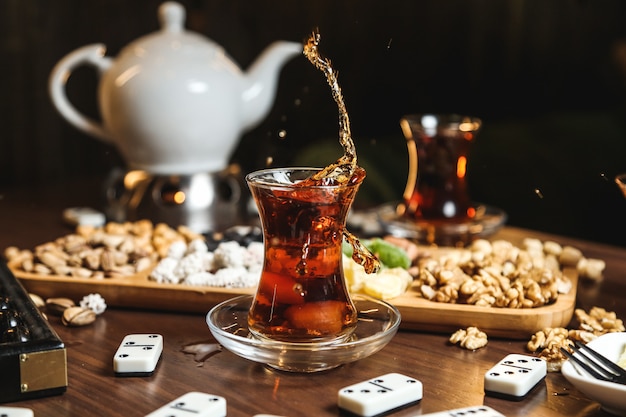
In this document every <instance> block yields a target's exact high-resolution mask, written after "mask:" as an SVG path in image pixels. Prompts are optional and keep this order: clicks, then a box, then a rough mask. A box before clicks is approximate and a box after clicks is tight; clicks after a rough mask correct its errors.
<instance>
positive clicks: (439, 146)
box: [400, 114, 482, 221]
mask: <svg viewBox="0 0 626 417" xmlns="http://www.w3.org/2000/svg"><path fill="white" fill-rule="evenodd" d="M481 124H482V122H481V120H480V119H477V118H475V117H469V116H459V115H437V114H416V115H408V116H404V117H403V118H402V119H401V121H400V126H401V128H402V133H403V134H404V136H405V138H406V140H407V147H408V153H409V175H408V179H407V184H406V188H405V191H404V195H403V205H402V206H401V207H400V210H401V211H402V213H401V214H402V215H403V216H405V217H409V218H411V219H414V220H422V219H427V220H433V221H441V220H447V219H451V220H455V219H467V218H472V217H474V215H475V213H474V212H473V208H472V204H471V200H470V196H469V192H468V189H467V179H466V174H467V165H468V159H469V154H470V149H471V146H472V144H473V142H474V140H475V139H476V135H477V134H478V132H479V130H480V127H481Z"/></svg>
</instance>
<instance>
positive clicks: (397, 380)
mask: <svg viewBox="0 0 626 417" xmlns="http://www.w3.org/2000/svg"><path fill="white" fill-rule="evenodd" d="M422 394H423V388H422V383H421V382H420V381H418V380H417V379H415V378H411V377H410V376H406V375H402V374H397V373H391V374H386V375H382V376H379V377H377V378H373V379H370V380H369V381H363V382H359V383H358V384H354V385H350V386H347V387H345V388H342V389H340V390H339V394H338V397H339V398H338V401H337V404H338V406H339V408H342V409H344V410H346V411H349V412H351V413H354V414H357V415H359V416H362V417H371V416H375V415H378V414H382V413H386V412H388V411H391V410H395V409H396V408H400V407H403V406H406V405H409V404H411V403H414V402H417V401H420V400H421V399H422Z"/></svg>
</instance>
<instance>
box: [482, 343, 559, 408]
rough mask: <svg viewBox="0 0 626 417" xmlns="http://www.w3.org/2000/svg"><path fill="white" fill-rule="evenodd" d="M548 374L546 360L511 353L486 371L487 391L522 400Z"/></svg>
mask: <svg viewBox="0 0 626 417" xmlns="http://www.w3.org/2000/svg"><path fill="white" fill-rule="evenodd" d="M546 374H547V364H546V361H545V360H543V359H541V358H537V357H534V356H528V355H520V354H511V355H508V356H506V357H505V358H504V359H502V360H501V361H500V362H498V363H497V364H496V365H495V366H494V367H493V368H491V369H490V370H488V371H487V372H486V373H485V393H486V394H488V395H492V396H497V397H504V398H508V399H513V400H520V399H522V398H523V397H524V396H525V395H526V394H528V393H529V392H530V390H531V389H533V387H535V385H537V384H538V383H539V382H540V381H541V380H542V379H543V378H545V376H546Z"/></svg>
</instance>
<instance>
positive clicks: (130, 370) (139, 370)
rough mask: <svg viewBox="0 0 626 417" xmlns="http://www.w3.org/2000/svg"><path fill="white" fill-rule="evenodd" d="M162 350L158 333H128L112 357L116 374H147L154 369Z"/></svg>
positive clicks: (161, 340) (160, 337) (161, 339)
mask: <svg viewBox="0 0 626 417" xmlns="http://www.w3.org/2000/svg"><path fill="white" fill-rule="evenodd" d="M162 352H163V336H161V335H160V334H129V335H127V336H125V337H124V339H123V340H122V343H121V344H120V347H119V348H117V352H115V356H114V357H113V370H114V371H115V375H116V376H149V375H152V373H153V372H154V370H155V369H156V366H157V364H158V363H159V359H160V358H161V353H162Z"/></svg>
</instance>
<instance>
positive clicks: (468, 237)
mask: <svg viewBox="0 0 626 417" xmlns="http://www.w3.org/2000/svg"><path fill="white" fill-rule="evenodd" d="M396 207H397V204H386V205H383V206H381V207H379V208H378V209H377V210H376V212H377V214H378V218H379V221H380V223H381V225H382V228H383V230H384V232H385V233H389V234H391V235H393V236H398V237H404V238H407V239H413V240H416V241H418V242H421V243H428V244H437V245H440V246H465V245H467V244H469V243H470V242H472V241H473V240H475V239H477V238H484V237H488V236H490V235H492V234H494V233H495V232H496V231H498V229H500V228H501V227H502V226H503V225H504V223H505V222H506V220H507V215H506V213H505V212H504V211H503V210H501V209H499V208H497V207H493V206H489V205H487V204H477V203H475V204H474V205H473V208H474V210H476V216H475V217H473V218H471V219H458V220H439V221H438V220H418V221H415V220H412V219H407V218H403V217H400V216H398V214H397V212H396Z"/></svg>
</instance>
